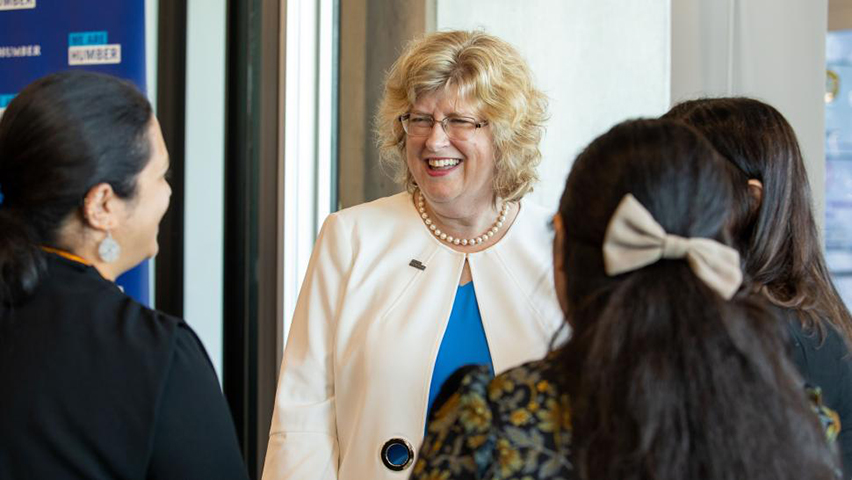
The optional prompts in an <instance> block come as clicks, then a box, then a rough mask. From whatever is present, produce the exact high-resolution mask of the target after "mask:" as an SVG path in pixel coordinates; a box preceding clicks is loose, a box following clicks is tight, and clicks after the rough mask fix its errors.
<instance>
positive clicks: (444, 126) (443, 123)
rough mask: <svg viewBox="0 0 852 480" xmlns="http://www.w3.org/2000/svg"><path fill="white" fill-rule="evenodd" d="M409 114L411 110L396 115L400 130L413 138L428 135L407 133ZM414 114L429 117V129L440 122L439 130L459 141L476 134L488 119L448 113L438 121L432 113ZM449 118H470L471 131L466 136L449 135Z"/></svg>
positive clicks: (486, 123)
mask: <svg viewBox="0 0 852 480" xmlns="http://www.w3.org/2000/svg"><path fill="white" fill-rule="evenodd" d="M411 115H412V114H411V112H409V113H403V114H402V115H400V116H399V117H397V120H399V123H401V124H402V130H403V131H404V132H405V134H406V135H408V136H409V137H414V138H425V137H428V136H429V134H428V133H427V134H425V135H412V134H410V133H408V127H407V126H406V122H407V120H409V119H410V118H411ZM416 115H422V116H424V117H429V118H431V119H432V126H431V127H430V130H431V129H433V128H435V124H436V123H439V124H441V130H443V131H444V134H446V135H447V137H449V138H452V139H453V140H459V141H467V140H470V139H471V138H473V136H474V135H476V132H477V131H479V129H480V128H482V127H484V126H486V125H488V120H482V121H478V120H476V119H475V118H473V117H465V116H453V115H450V116H448V117H444V118H443V120H441V121H440V122H439V121H437V120H435V117H433V116H432V115H428V114H416ZM450 120H470V123H472V124H473V133H472V134H471V135H470V136H469V137H468V138H456V137H453V136H452V135H450V132H449V131H447V122H449V121H450Z"/></svg>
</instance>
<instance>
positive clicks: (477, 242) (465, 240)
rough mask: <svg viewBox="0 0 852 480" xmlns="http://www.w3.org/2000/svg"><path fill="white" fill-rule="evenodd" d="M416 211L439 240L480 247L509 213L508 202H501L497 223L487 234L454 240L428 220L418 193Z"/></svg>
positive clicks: (454, 238)
mask: <svg viewBox="0 0 852 480" xmlns="http://www.w3.org/2000/svg"><path fill="white" fill-rule="evenodd" d="M417 210H418V211H420V218H422V219H423V223H425V224H426V226H427V227H429V230H430V231H431V232H432V233H433V234H434V235H435V237H437V238H440V239H441V240H443V241H445V242H447V243H450V244H453V245H462V246H468V245H480V244H482V242H487V241H488V240H489V239H490V238H491V237H493V236H494V235H495V234H496V233H497V232H498V231H499V230H500V229H501V228H502V227H503V222H505V221H506V215H508V213H509V202H503V208H501V209H500V215H498V216H497V221H496V222H494V225H492V226H491V228H490V229H488V231H487V232H485V233H483V234H482V235H480V236H478V237H474V238H456V237H453V236H452V235H447V232H442V231H441V230H440V229H439V228H438V227H437V226H436V225H435V223H434V222H433V221H432V219H431V218H429V214H428V213H426V206H425V205H424V202H423V194H422V193H421V192H420V191H418V192H417Z"/></svg>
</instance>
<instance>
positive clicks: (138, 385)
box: [0, 254, 247, 480]
mask: <svg viewBox="0 0 852 480" xmlns="http://www.w3.org/2000/svg"><path fill="white" fill-rule="evenodd" d="M0 392H2V393H0V478H2V479H4V480H5V479H58V478H63V479H66V478H69V479H73V478H80V479H83V478H85V479H119V478H121V479H145V478H150V479H158V478H170V479H202V478H203V479H245V478H247V474H246V470H245V466H244V464H243V461H242V458H241V456H240V452H239V447H238V444H237V438H236V434H235V431H234V426H233V422H232V420H231V416H230V413H229V411H228V407H227V405H226V403H225V399H224V397H223V396H222V393H221V391H220V389H219V383H218V381H217V378H216V373H215V371H214V370H213V367H212V365H211V364H210V360H209V358H208V357H207V353H206V352H205V351H204V347H203V346H202V345H201V342H200V341H199V339H198V338H197V337H196V336H195V333H194V332H193V331H192V329H191V328H190V327H189V326H188V325H187V324H186V323H185V322H183V321H182V320H180V319H177V318H173V317H170V316H168V315H165V314H161V313H158V312H155V311H153V310H150V309H148V308H146V307H144V306H142V305H140V304H138V303H136V302H135V301H134V300H132V299H131V298H130V297H128V296H126V295H124V294H123V293H122V292H121V291H120V290H119V289H118V287H116V286H115V284H113V283H112V282H109V281H107V280H105V279H104V278H103V277H101V276H100V274H99V273H98V272H97V271H96V270H95V269H94V268H92V267H88V266H85V265H83V264H80V263H76V262H73V261H71V260H66V259H64V258H62V257H59V256H56V255H52V254H50V255H49V256H48V268H47V274H46V276H45V277H44V279H43V280H42V282H41V284H40V285H39V286H38V287H37V289H36V291H35V292H34V293H33V294H32V295H31V296H30V297H29V298H27V299H26V300H25V301H23V302H22V303H20V304H18V305H15V306H13V307H8V306H7V307H2V306H0Z"/></svg>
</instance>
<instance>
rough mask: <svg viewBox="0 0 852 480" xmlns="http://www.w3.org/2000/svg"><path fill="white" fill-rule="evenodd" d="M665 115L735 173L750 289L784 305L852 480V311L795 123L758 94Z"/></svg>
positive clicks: (736, 234) (735, 221) (798, 354)
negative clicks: (834, 268)
mask: <svg viewBox="0 0 852 480" xmlns="http://www.w3.org/2000/svg"><path fill="white" fill-rule="evenodd" d="M665 118H670V119H675V120H680V121H683V122H684V123H687V124H689V125H691V126H693V127H695V128H696V129H697V130H698V131H700V132H701V133H702V134H703V135H704V136H705V137H706V138H707V139H708V140H710V143H712V144H713V147H715V149H716V151H718V152H719V153H720V154H721V155H722V156H723V157H724V158H725V159H726V160H728V162H729V163H730V164H731V165H733V166H734V167H735V168H734V169H733V172H734V177H735V181H734V198H735V201H734V209H733V211H734V215H733V218H732V220H731V223H732V225H733V227H732V228H731V235H732V238H733V242H734V245H736V247H737V249H738V250H739V252H740V255H741V256H742V263H743V271H744V273H745V274H746V276H748V277H750V280H751V281H750V282H749V283H750V285H751V287H750V288H751V289H752V290H753V291H754V292H757V293H758V295H760V296H762V297H764V298H766V299H767V300H769V302H771V303H772V304H773V305H775V306H776V307H777V308H778V311H779V313H780V317H781V319H782V321H783V322H784V325H785V326H786V327H787V328H788V330H789V336H790V340H791V342H790V343H791V344H792V346H793V351H792V354H793V361H794V363H795V364H796V366H797V367H798V369H799V372H800V373H801V375H802V377H804V379H805V381H806V382H808V383H809V384H812V385H814V386H818V387H820V388H821V389H822V393H823V401H824V403H825V405H826V406H827V407H829V408H831V409H832V410H834V411H836V412H837V413H838V414H839V415H840V423H841V425H842V429H841V431H840V436H839V437H838V444H839V446H840V453H841V458H842V460H843V466H844V472H845V474H844V478H847V479H848V478H852V358H850V353H849V347H850V346H852V315H850V313H849V309H847V308H846V306H845V305H844V303H843V300H842V299H841V298H840V295H839V294H838V292H837V290H836V289H835V287H834V283H833V282H832V281H831V276H830V274H829V272H828V267H827V266H826V263H825V258H823V254H822V242H821V241H820V238H819V234H818V233H817V226H816V221H815V219H814V213H813V210H812V208H811V191H810V187H809V184H808V176H807V172H806V171H805V163H804V161H803V159H802V153H801V150H800V149H799V143H798V141H797V140H796V134H795V132H794V131H793V127H791V126H790V124H789V123H788V122H787V120H786V119H785V118H784V116H783V115H782V114H781V112H779V111H778V110H776V109H775V108H774V107H772V106H771V105H767V104H766V103H763V102H761V101H759V100H755V99H752V98H742V97H739V98H708V99H698V100H689V101H686V102H683V103H681V104H678V105H676V106H674V107H673V108H672V109H671V110H670V111H669V112H668V113H666V115H665Z"/></svg>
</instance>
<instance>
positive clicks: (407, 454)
mask: <svg viewBox="0 0 852 480" xmlns="http://www.w3.org/2000/svg"><path fill="white" fill-rule="evenodd" d="M381 455H382V463H384V464H385V466H386V467H388V468H389V469H391V470H393V471H395V472H398V471H400V470H405V469H406V468H408V466H409V465H411V461H412V460H414V449H412V448H411V444H410V443H408V442H407V441H406V440H405V439H402V438H392V439H390V440H388V441H387V442H385V445H384V446H383V447H382V454H381Z"/></svg>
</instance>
